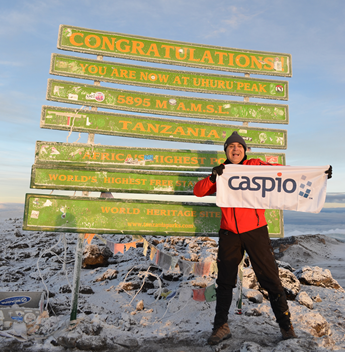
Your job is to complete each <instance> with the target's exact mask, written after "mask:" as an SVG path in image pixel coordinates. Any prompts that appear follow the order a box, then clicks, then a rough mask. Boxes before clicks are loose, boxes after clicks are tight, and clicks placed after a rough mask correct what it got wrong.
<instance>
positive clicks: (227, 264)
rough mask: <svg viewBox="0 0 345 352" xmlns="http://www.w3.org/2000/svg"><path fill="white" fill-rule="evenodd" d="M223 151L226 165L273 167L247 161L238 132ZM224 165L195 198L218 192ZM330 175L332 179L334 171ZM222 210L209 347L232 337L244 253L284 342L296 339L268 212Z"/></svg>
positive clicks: (199, 188)
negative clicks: (232, 314) (233, 307)
mask: <svg viewBox="0 0 345 352" xmlns="http://www.w3.org/2000/svg"><path fill="white" fill-rule="evenodd" d="M224 151H225V154H226V157H227V160H226V161H225V163H224V164H225V165H226V164H243V165H271V164H269V163H266V162H264V161H262V160H260V159H249V160H247V155H246V151H247V145H246V143H245V141H244V139H243V138H242V137H241V136H240V135H239V134H237V132H233V133H232V135H231V136H230V137H229V138H228V139H227V140H226V141H225V144H224ZM224 164H221V165H219V166H217V167H214V168H213V169H212V174H211V175H210V176H209V177H207V178H205V179H203V180H201V181H199V182H198V183H197V184H196V185H195V187H194V194H195V195H196V196H197V197H204V196H207V195H211V194H213V193H215V192H216V179H217V175H219V176H220V175H222V174H223V169H224V168H225V166H224ZM327 172H328V175H329V176H328V177H329V178H330V177H331V173H332V170H331V168H330V169H329V170H328V171H326V173H327ZM221 210H222V218H221V225H220V230H219V249H218V258H217V265H218V277H217V280H216V282H217V295H216V297H217V301H216V315H215V318H214V325H213V332H212V335H211V336H210V337H209V339H208V344H210V345H216V344H218V343H219V342H221V341H222V340H225V339H227V338H230V337H231V333H230V329H229V325H228V323H227V321H228V313H229V309H230V305H231V301H232V289H233V288H234V287H235V286H236V280H237V271H238V265H239V263H240V262H241V260H242V257H243V254H244V251H246V252H247V253H248V255H249V257H250V260H251V264H252V266H253V269H254V272H255V274H256V277H257V279H258V281H259V283H260V285H261V286H262V288H264V289H265V290H266V291H267V292H268V294H269V299H270V302H271V307H272V310H273V313H274V315H275V317H276V320H277V323H278V324H279V327H280V331H281V333H282V336H283V339H290V338H296V334H295V332H294V329H293V326H292V324H291V320H290V312H289V307H288V305H287V302H286V295H285V292H284V288H283V286H282V284H281V281H280V279H279V275H278V268H277V265H276V262H275V258H274V255H273V251H272V247H271V243H270V239H269V235H268V230H267V222H266V219H265V209H249V208H221Z"/></svg>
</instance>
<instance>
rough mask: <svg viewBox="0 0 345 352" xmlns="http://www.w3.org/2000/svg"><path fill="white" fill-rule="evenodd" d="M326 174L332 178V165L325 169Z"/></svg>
mask: <svg viewBox="0 0 345 352" xmlns="http://www.w3.org/2000/svg"><path fill="white" fill-rule="evenodd" d="M325 174H327V175H328V177H327V178H328V179H330V178H332V165H330V167H329V169H328V170H326V171H325Z"/></svg>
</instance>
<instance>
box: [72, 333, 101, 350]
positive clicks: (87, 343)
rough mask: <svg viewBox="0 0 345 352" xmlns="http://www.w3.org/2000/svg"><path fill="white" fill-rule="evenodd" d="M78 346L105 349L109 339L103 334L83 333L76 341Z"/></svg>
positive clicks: (83, 348) (82, 348)
mask: <svg viewBox="0 0 345 352" xmlns="http://www.w3.org/2000/svg"><path fill="white" fill-rule="evenodd" d="M76 347H77V348H78V349H79V350H87V351H104V350H106V348H107V340H106V338H104V337H101V336H86V335H83V336H82V337H80V338H79V339H78V340H77V341H76Z"/></svg>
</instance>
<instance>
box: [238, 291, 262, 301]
mask: <svg viewBox="0 0 345 352" xmlns="http://www.w3.org/2000/svg"><path fill="white" fill-rule="evenodd" d="M243 295H244V297H246V298H247V299H248V300H249V301H251V302H253V303H262V301H263V299H264V297H263V295H262V293H261V292H260V291H258V290H246V289H244V290H243Z"/></svg>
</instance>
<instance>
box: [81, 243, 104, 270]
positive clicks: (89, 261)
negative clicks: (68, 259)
mask: <svg viewBox="0 0 345 352" xmlns="http://www.w3.org/2000/svg"><path fill="white" fill-rule="evenodd" d="M83 255H84V257H83V264H82V266H83V268H90V267H91V268H94V267H98V266H107V265H108V257H105V256H104V255H103V254H102V253H101V250H100V249H99V247H98V246H97V245H95V244H89V245H87V246H86V247H85V249H84V253H83Z"/></svg>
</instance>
